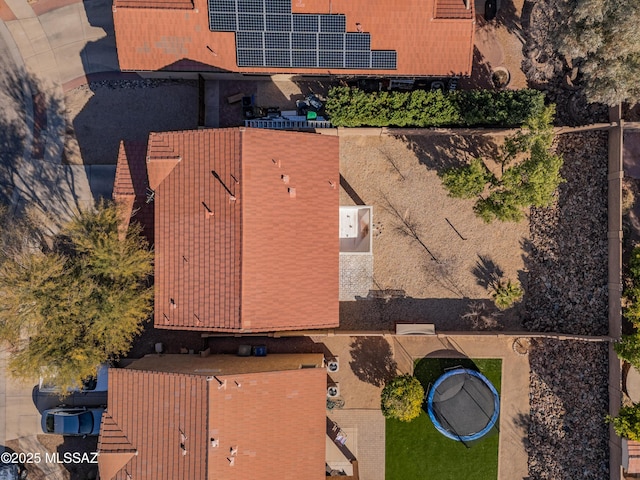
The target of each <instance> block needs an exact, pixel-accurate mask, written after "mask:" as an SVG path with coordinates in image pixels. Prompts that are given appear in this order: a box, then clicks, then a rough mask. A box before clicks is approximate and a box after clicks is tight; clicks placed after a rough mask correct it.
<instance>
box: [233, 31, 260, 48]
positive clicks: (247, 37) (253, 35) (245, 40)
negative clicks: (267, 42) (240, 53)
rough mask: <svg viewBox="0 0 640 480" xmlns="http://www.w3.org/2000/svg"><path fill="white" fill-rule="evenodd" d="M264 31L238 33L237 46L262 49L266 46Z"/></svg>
mask: <svg viewBox="0 0 640 480" xmlns="http://www.w3.org/2000/svg"><path fill="white" fill-rule="evenodd" d="M262 35H263V34H262V32H238V33H236V48H238V49H242V48H246V49H254V50H255V49H260V50H262V49H263V48H264V41H263V38H262Z"/></svg>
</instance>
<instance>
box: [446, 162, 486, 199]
mask: <svg viewBox="0 0 640 480" xmlns="http://www.w3.org/2000/svg"><path fill="white" fill-rule="evenodd" d="M440 177H441V178H442V183H443V185H444V186H445V188H446V189H447V190H448V191H449V195H450V196H451V197H454V198H473V197H477V196H478V195H480V194H481V193H482V192H483V191H484V189H485V186H486V184H487V183H489V182H491V181H492V180H493V175H492V174H491V172H489V170H488V169H487V167H486V166H485V164H484V162H483V161H482V159H480V158H474V159H473V160H471V162H470V163H469V164H468V165H465V166H463V167H460V168H452V169H449V170H446V171H444V172H443V173H442V174H441V175H440Z"/></svg>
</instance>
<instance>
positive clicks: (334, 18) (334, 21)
mask: <svg viewBox="0 0 640 480" xmlns="http://www.w3.org/2000/svg"><path fill="white" fill-rule="evenodd" d="M346 29H347V21H346V17H345V16H344V15H320V31H321V32H328V33H339V32H344V31H345V30H346Z"/></svg>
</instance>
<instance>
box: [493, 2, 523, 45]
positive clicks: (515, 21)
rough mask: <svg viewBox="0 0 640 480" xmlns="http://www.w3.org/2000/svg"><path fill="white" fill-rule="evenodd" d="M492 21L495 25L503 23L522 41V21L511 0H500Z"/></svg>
mask: <svg viewBox="0 0 640 480" xmlns="http://www.w3.org/2000/svg"><path fill="white" fill-rule="evenodd" d="M493 22H494V23H495V24H497V25H503V26H504V27H505V28H506V29H507V31H508V32H509V33H512V34H514V35H515V36H516V37H518V39H519V40H520V41H521V42H523V43H524V41H525V40H524V33H523V31H522V23H521V19H520V14H519V13H518V11H517V10H516V6H515V3H514V1H513V0H501V1H500V4H499V8H498V12H497V14H496V18H495V19H494V20H493Z"/></svg>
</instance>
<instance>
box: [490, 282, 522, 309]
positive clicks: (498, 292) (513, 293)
mask: <svg viewBox="0 0 640 480" xmlns="http://www.w3.org/2000/svg"><path fill="white" fill-rule="evenodd" d="M522 295H524V291H523V290H522V288H521V287H520V285H518V284H516V283H511V280H507V281H506V282H504V281H500V282H498V283H497V284H496V285H494V287H493V293H492V294H491V297H492V298H493V302H494V303H495V304H496V307H498V308H499V309H500V310H506V309H507V308H509V307H511V305H513V304H514V303H516V302H519V301H520V300H521V299H522Z"/></svg>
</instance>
